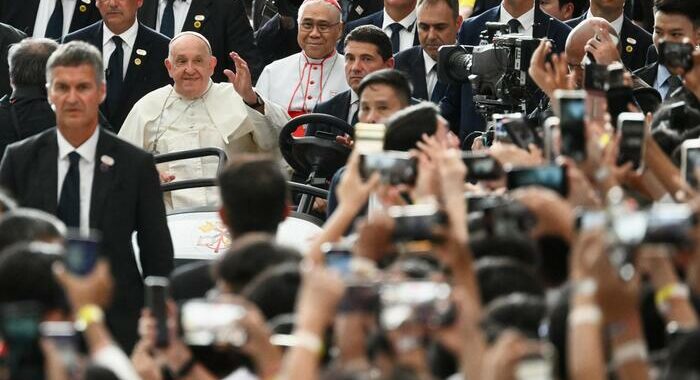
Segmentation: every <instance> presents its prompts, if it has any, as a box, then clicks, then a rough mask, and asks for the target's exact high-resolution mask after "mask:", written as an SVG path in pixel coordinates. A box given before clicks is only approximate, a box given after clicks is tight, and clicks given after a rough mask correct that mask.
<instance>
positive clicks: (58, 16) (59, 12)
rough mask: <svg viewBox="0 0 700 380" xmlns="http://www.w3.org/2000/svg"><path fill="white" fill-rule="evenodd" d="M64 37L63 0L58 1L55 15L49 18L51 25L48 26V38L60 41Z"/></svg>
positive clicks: (54, 10) (46, 34)
mask: <svg viewBox="0 0 700 380" xmlns="http://www.w3.org/2000/svg"><path fill="white" fill-rule="evenodd" d="M62 35H63V4H62V3H61V0H56V6H55V7H54V8H53V13H51V17H50V18H49V23H48V24H47V25H46V33H44V36H45V37H46V38H51V39H54V40H57V41H58V40H60V39H61V36H62Z"/></svg>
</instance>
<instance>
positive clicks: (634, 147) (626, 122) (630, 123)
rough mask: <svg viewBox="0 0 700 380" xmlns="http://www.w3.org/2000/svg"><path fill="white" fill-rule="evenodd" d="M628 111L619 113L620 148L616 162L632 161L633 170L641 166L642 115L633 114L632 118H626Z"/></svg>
mask: <svg viewBox="0 0 700 380" xmlns="http://www.w3.org/2000/svg"><path fill="white" fill-rule="evenodd" d="M627 115H629V113H623V114H621V115H620V121H619V123H618V124H619V125H618V129H619V130H620V149H619V153H618V155H617V164H618V165H623V164H625V163H627V162H632V165H633V167H634V169H635V170H637V169H639V168H641V167H642V163H643V159H644V157H643V154H644V131H645V129H644V115H642V114H639V115H637V114H633V117H635V118H634V119H632V118H627Z"/></svg>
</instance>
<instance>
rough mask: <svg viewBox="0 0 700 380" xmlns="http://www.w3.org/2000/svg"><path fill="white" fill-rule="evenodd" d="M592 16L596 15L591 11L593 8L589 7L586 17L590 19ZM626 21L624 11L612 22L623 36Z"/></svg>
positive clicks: (614, 27) (618, 33)
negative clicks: (623, 25) (623, 26)
mask: <svg viewBox="0 0 700 380" xmlns="http://www.w3.org/2000/svg"><path fill="white" fill-rule="evenodd" d="M591 17H596V16H593V13H591V9H590V8H588V12H587V13H586V19H589V18H591ZM624 21H625V12H622V13H621V14H620V17H618V18H617V19H616V20H615V21H613V22H611V23H610V25H612V27H613V29H615V31H616V32H617V35H618V36H621V34H620V33H621V32H622V23H623V22H624Z"/></svg>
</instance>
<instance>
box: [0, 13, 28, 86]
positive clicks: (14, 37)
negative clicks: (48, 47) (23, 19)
mask: <svg viewBox="0 0 700 380" xmlns="http://www.w3.org/2000/svg"><path fill="white" fill-rule="evenodd" d="M26 37H27V35H26V34H24V32H22V31H21V30H19V29H17V28H15V27H12V26H10V25H7V24H3V23H0V97H2V95H5V94H9V93H10V91H12V88H10V75H9V69H8V67H7V50H8V49H9V48H10V45H12V44H14V43H16V42H19V41H21V40H22V39H24V38H26Z"/></svg>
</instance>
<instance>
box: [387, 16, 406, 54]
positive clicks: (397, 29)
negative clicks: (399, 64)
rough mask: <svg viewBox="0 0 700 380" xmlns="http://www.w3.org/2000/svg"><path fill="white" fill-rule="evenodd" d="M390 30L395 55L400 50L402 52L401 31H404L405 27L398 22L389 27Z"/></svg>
mask: <svg viewBox="0 0 700 380" xmlns="http://www.w3.org/2000/svg"><path fill="white" fill-rule="evenodd" d="M389 29H391V49H392V51H393V53H394V54H396V53H398V52H399V50H401V38H400V37H401V36H400V34H401V31H402V30H403V25H401V24H399V23H398V22H395V23H393V24H391V25H389Z"/></svg>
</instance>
